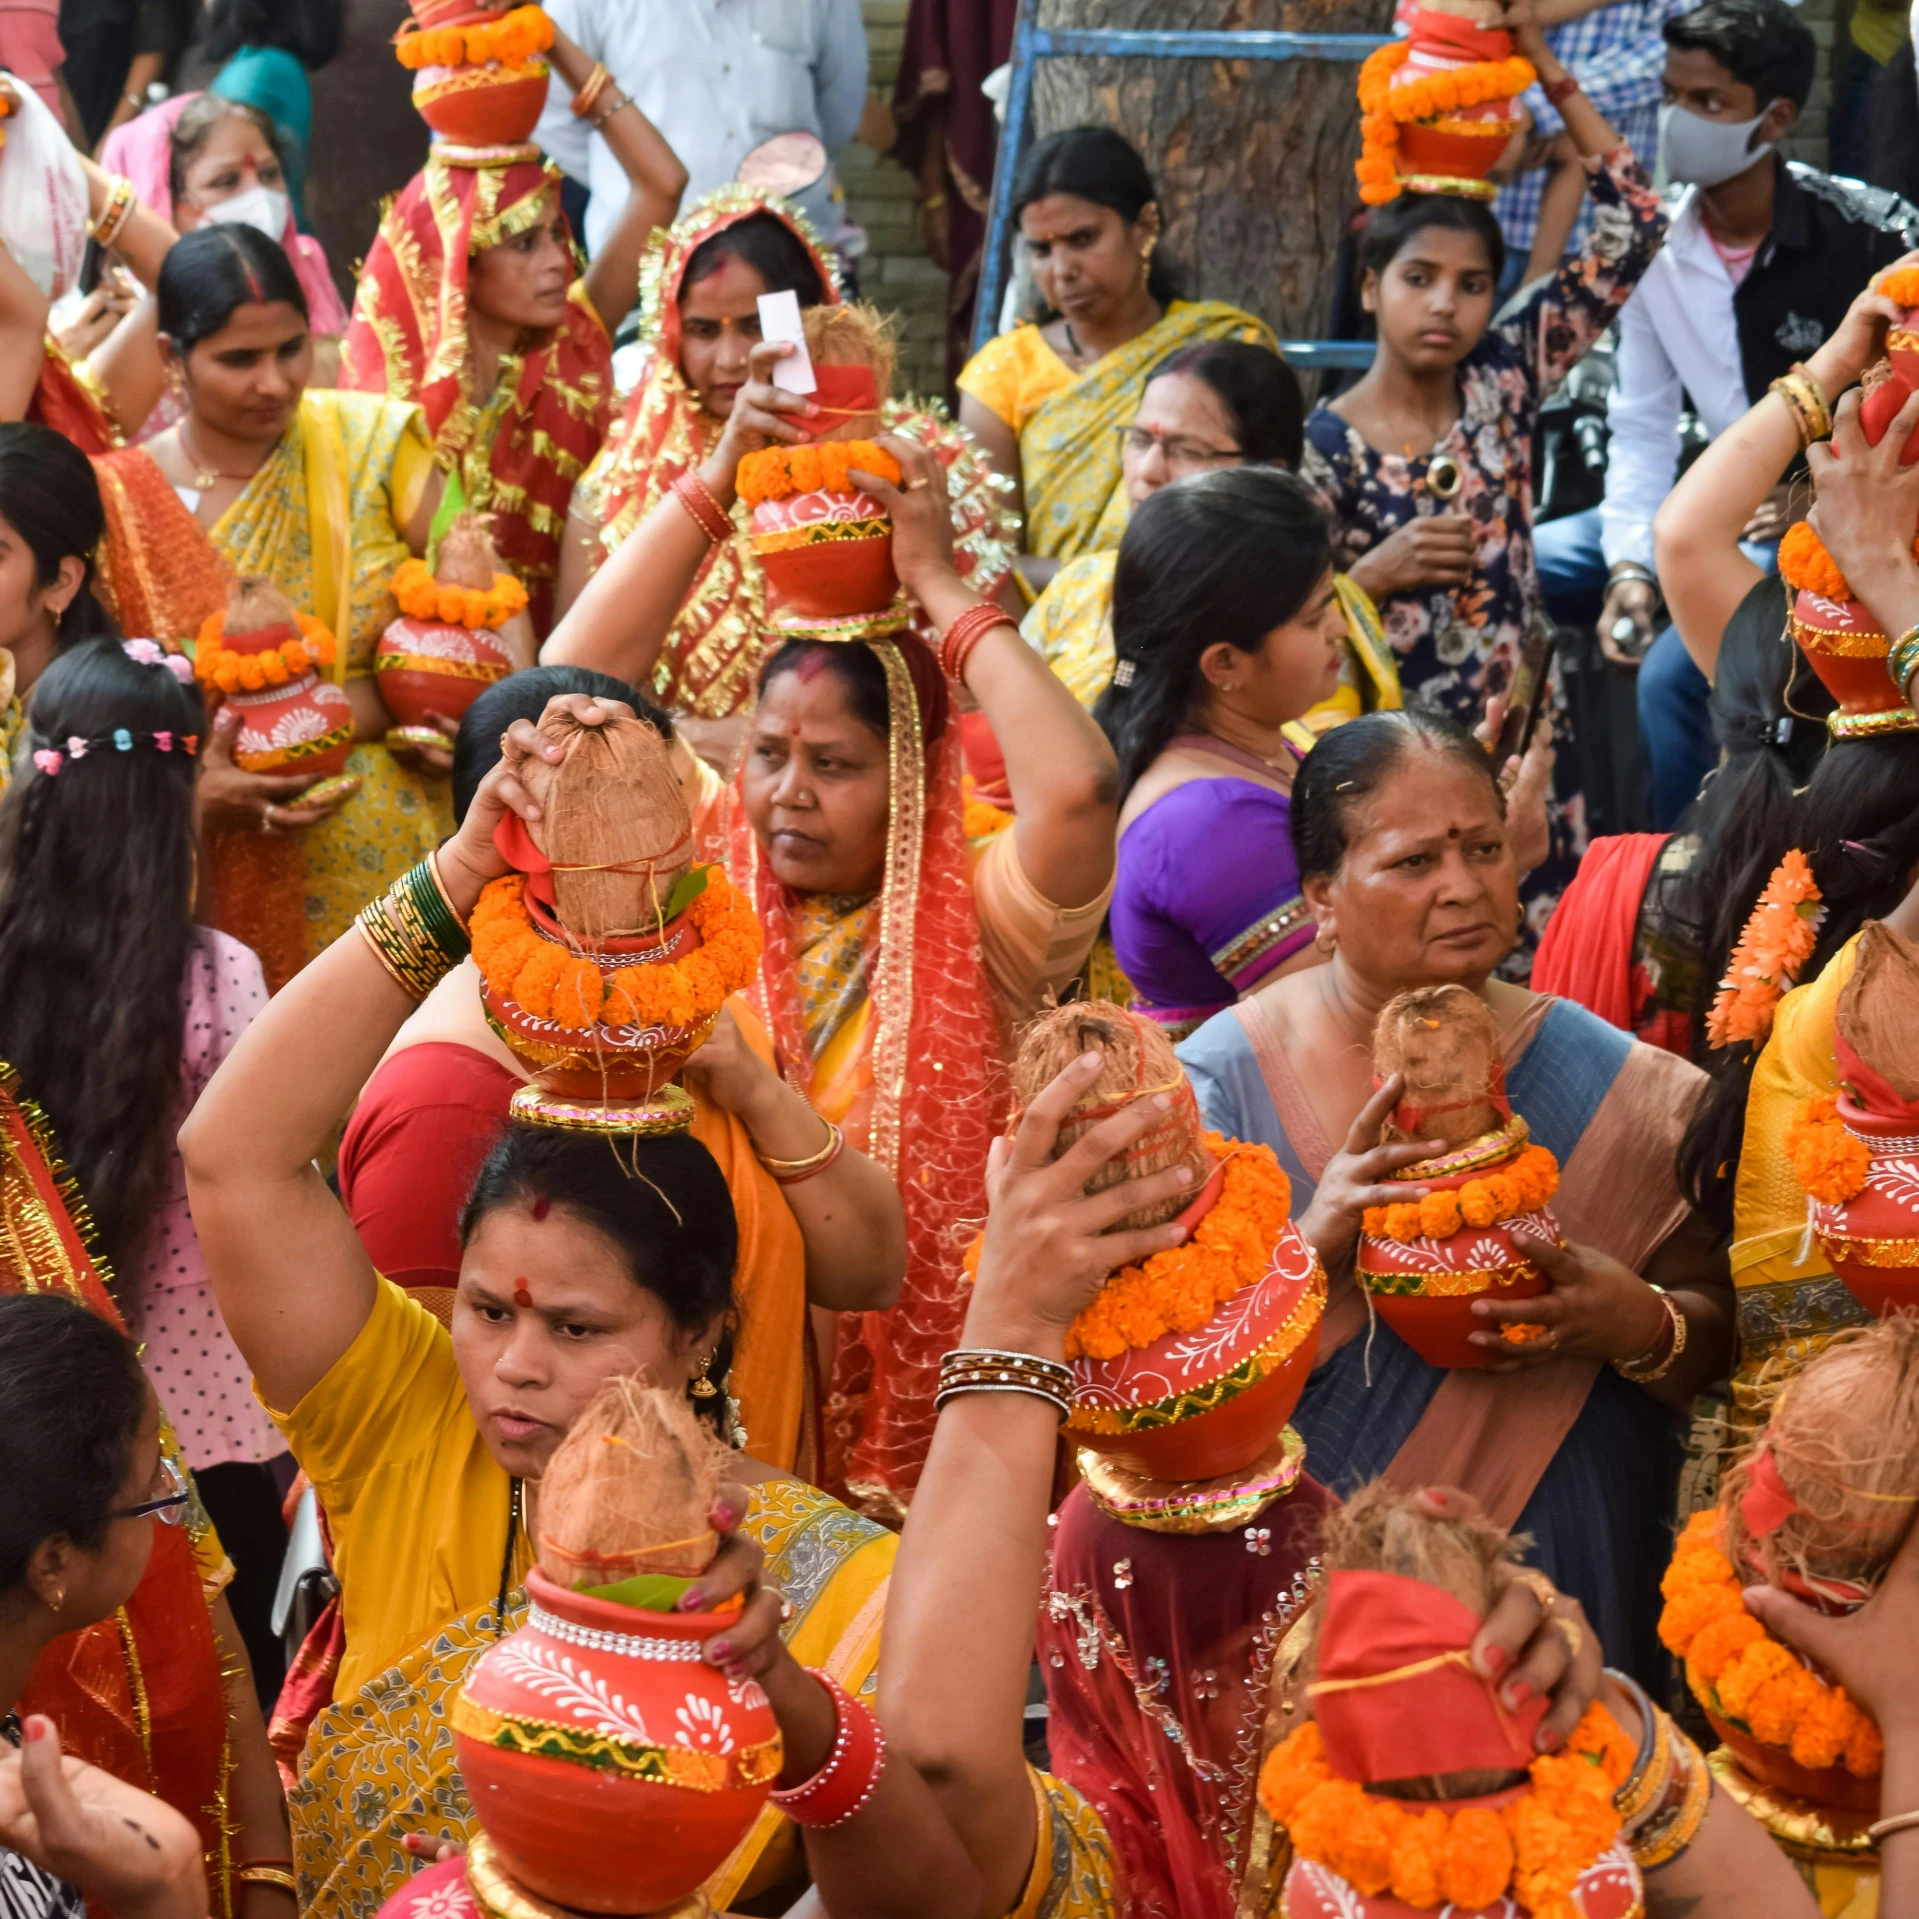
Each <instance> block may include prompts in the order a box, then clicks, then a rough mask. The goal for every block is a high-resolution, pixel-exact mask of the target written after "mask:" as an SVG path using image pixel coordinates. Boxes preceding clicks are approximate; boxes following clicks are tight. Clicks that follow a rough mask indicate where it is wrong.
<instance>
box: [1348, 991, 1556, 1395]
mask: <svg viewBox="0 0 1919 1919" xmlns="http://www.w3.org/2000/svg"><path fill="white" fill-rule="evenodd" d="M1395 1073H1397V1074H1399V1075H1400V1076H1401V1077H1402V1078H1403V1080H1404V1081H1405V1090H1404V1092H1403V1093H1402V1094H1401V1096H1400V1100H1399V1103H1398V1105H1396V1106H1395V1107H1394V1108H1393V1111H1392V1114H1391V1116H1390V1117H1389V1119H1388V1121H1387V1123H1386V1127H1385V1131H1384V1133H1383V1135H1382V1143H1385V1144H1392V1143H1394V1142H1398V1141H1406V1140H1414V1139H1418V1140H1427V1139H1438V1140H1444V1141H1445V1142H1446V1148H1447V1150H1446V1151H1444V1152H1442V1153H1439V1154H1436V1155H1435V1156H1434V1157H1433V1158H1431V1159H1423V1160H1419V1161H1417V1162H1416V1163H1415V1164H1413V1165H1411V1166H1407V1167H1404V1168H1402V1169H1401V1170H1400V1171H1399V1172H1397V1173H1395V1174H1393V1175H1392V1178H1393V1180H1394V1181H1396V1182H1400V1183H1403V1184H1405V1185H1408V1186H1423V1187H1425V1188H1426V1195H1425V1197H1424V1198H1423V1199H1406V1200H1403V1201H1401V1202H1400V1203H1399V1204H1397V1205H1393V1206H1369V1207H1368V1208H1367V1209H1366V1212H1365V1214H1364V1217H1363V1219H1362V1221H1361V1233H1360V1240H1359V1253H1358V1260H1357V1267H1358V1273H1359V1280H1360V1284H1361V1285H1362V1286H1364V1287H1365V1289H1366V1292H1367V1295H1368V1297H1369V1298H1370V1300H1371V1303H1372V1305H1373V1307H1374V1309H1375V1310H1376V1311H1377V1312H1378V1314H1379V1316H1380V1318H1381V1319H1383V1320H1384V1321H1385V1322H1386V1324H1387V1325H1388V1326H1390V1327H1391V1328H1392V1329H1393V1331H1394V1332H1395V1333H1397V1334H1398V1335H1399V1337H1400V1338H1401V1339H1403V1340H1404V1341H1405V1342H1406V1344H1407V1345H1408V1346H1410V1347H1411V1348H1412V1349H1413V1351H1414V1352H1416V1353H1417V1354H1418V1355H1419V1356H1420V1358H1421V1359H1423V1360H1425V1361H1426V1363H1427V1364H1428V1365H1429V1366H1448V1367H1479V1368H1483V1367H1486V1366H1490V1365H1491V1364H1492V1363H1493V1358H1494V1355H1493V1354H1491V1353H1489V1352H1488V1351H1487V1350H1485V1349H1484V1348H1481V1347H1478V1346H1475V1345H1473V1344H1472V1343H1471V1338H1470V1336H1471V1335H1472V1334H1473V1333H1474V1332H1476V1331H1484V1330H1486V1329H1485V1327H1484V1326H1483V1325H1481V1324H1480V1322H1478V1321H1476V1320H1475V1319H1474V1317H1473V1310H1472V1309H1473V1303H1474V1301H1476V1300H1481V1299H1530V1298H1532V1297H1534V1296H1535V1295H1536V1294H1539V1293H1543V1292H1544V1291H1546V1278H1545V1275H1544V1274H1542V1273H1541V1272H1540V1270H1539V1268H1538V1267H1537V1266H1536V1265H1535V1264H1534V1263H1533V1261H1532V1260H1531V1259H1530V1258H1528V1257H1527V1255H1526V1253H1525V1252H1524V1250H1523V1249H1522V1247H1521V1246H1520V1244H1519V1242H1518V1241H1517V1240H1516V1239H1515V1238H1514V1237H1513V1232H1514V1229H1515V1228H1517V1227H1524V1228H1525V1229H1526V1230H1527V1231H1528V1232H1529V1233H1534V1234H1538V1235H1539V1236H1541V1237H1543V1238H1546V1239H1550V1240H1552V1241H1554V1242H1555V1243H1563V1241H1562V1239H1561V1235H1560V1231H1559V1227H1558V1224H1557V1222H1556V1221H1555V1220H1554V1218H1553V1216H1552V1213H1551V1211H1550V1210H1549V1208H1548V1204H1547V1202H1548V1201H1549V1200H1550V1199H1551V1198H1552V1196H1553V1194H1554V1193H1555V1192H1556V1191H1557V1190H1558V1188H1559V1162H1558V1161H1557V1160H1556V1159H1555V1158H1554V1157H1553V1155H1552V1154H1551V1153H1550V1152H1548V1151H1547V1150H1546V1148H1545V1147H1543V1146H1535V1145H1534V1144H1533V1143H1532V1138H1531V1135H1530V1134H1529V1132H1528V1131H1527V1127H1526V1122H1525V1120H1524V1119H1523V1118H1522V1117H1520V1116H1519V1115H1518V1114H1516V1113H1514V1111H1513V1110H1512V1105H1511V1102H1510V1101H1509V1100H1508V1099H1507V1098H1506V1091H1505V1073H1504V1069H1503V1068H1502V1066H1501V1063H1500V1048H1499V1027H1498V1025H1497V1023H1496V1022H1495V1021H1494V1019H1493V1016H1492V1014H1491V1012H1489V1011H1488V1010H1487V1007H1486V1004H1485V1002H1484V1001H1483V1000H1482V999H1480V998H1479V996H1478V995H1477V994H1476V993H1470V992H1468V991H1467V990H1466V988H1465V987H1463V986H1429V987H1419V988H1416V989H1415V990H1414V991H1412V992H1409V993H1401V994H1399V995H1398V996H1397V997H1396V998H1394V999H1391V1000H1389V1001H1387V1003H1386V1005H1385V1006H1384V1007H1382V1008H1381V1009H1380V1014H1379V1018H1378V1020H1377V1022H1376V1023H1375V1025H1374V1028H1373V1075H1374V1080H1375V1083H1376V1084H1380V1085H1383V1084H1384V1083H1385V1082H1386V1081H1387V1080H1388V1079H1390V1078H1391V1077H1392V1076H1393V1075H1394V1074H1395ZM1536 1333H1537V1329H1536V1328H1534V1327H1530V1326H1520V1325H1511V1326H1507V1327H1506V1328H1504V1330H1503V1336H1504V1337H1505V1338H1506V1339H1507V1340H1509V1341H1511V1342H1512V1343H1515V1344H1518V1343H1522V1342H1523V1341H1524V1340H1526V1339H1528V1338H1530V1337H1534V1336H1536Z"/></svg>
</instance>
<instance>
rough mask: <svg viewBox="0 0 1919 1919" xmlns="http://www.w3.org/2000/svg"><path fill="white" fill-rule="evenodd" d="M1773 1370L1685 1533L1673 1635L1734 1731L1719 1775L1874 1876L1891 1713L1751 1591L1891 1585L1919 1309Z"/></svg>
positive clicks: (1835, 1610)
mask: <svg viewBox="0 0 1919 1919" xmlns="http://www.w3.org/2000/svg"><path fill="white" fill-rule="evenodd" d="M1782 1372H1783V1373H1784V1375H1785V1376H1784V1378H1783V1380H1782V1379H1781V1377H1780V1374H1781V1373H1782ZM1761 1385H1762V1390H1764V1391H1765V1392H1767V1393H1768V1394H1769V1395H1770V1397H1771V1401H1772V1404H1771V1410H1770V1413H1769V1416H1768V1418H1767V1420H1766V1424H1765V1427H1764V1429H1763V1430H1762V1431H1761V1432H1760V1433H1759V1435H1758V1436H1757V1438H1756V1439H1754V1440H1753V1441H1752V1442H1751V1443H1750V1444H1748V1445H1747V1447H1746V1448H1745V1450H1744V1451H1743V1453H1742V1454H1741V1455H1740V1457H1739V1458H1738V1460H1737V1461H1736V1462H1735V1463H1734V1465H1733V1466H1732V1468H1731V1470H1730V1471H1729V1472H1728V1473H1727V1474H1726V1476H1725V1479H1724V1480H1723V1482H1722V1484H1721V1489H1720V1495H1719V1499H1718V1502H1717V1504H1716V1505H1714V1506H1711V1507H1709V1508H1707V1509H1706V1510H1705V1511H1704V1512H1700V1513H1695V1514H1694V1515H1693V1516H1692V1518H1691V1519H1690V1520H1689V1521H1688V1522H1687V1524H1686V1527H1685V1530H1684V1531H1683V1532H1682V1533H1681V1534H1680V1536H1679V1541H1678V1544H1677V1546H1676V1548H1675V1550H1674V1553H1673V1560H1672V1564H1671V1565H1670V1566H1669V1567H1668V1568H1667V1571H1666V1576H1665V1579H1664V1580H1663V1581H1662V1583H1661V1591H1662V1592H1663V1594H1664V1595H1665V1609H1664V1611H1663V1613H1662V1615H1661V1617H1660V1621H1659V1636H1660V1638H1661V1640H1662V1641H1663V1642H1664V1643H1665V1645H1666V1647H1667V1649H1668V1650H1669V1651H1670V1652H1672V1653H1673V1654H1674V1655H1675V1656H1677V1657H1678V1658H1680V1659H1681V1660H1683V1662H1684V1665H1685V1672H1686V1682H1687V1684H1688V1686H1689V1687H1690V1688H1691V1691H1692V1693H1693V1696H1694V1698H1695V1699H1697V1700H1698V1701H1699V1704H1700V1705H1701V1707H1702V1708H1703V1709H1704V1711H1705V1714H1706V1717H1707V1719H1708V1720H1709V1721H1710V1723H1711V1725H1712V1728H1713V1730H1714V1732H1716V1733H1717V1734H1718V1735H1719V1737H1720V1739H1721V1740H1722V1741H1724V1747H1723V1749H1722V1750H1721V1751H1719V1752H1716V1753H1715V1754H1714V1755H1713V1759H1712V1765H1713V1771H1714V1773H1715V1774H1716V1775H1717V1777H1718V1779H1719V1782H1720V1784H1721V1785H1723V1786H1724V1787H1725V1788H1726V1790H1727V1791H1728V1792H1729V1793H1730V1794H1731V1795H1732V1796H1733V1797H1734V1798H1735V1799H1737V1800H1738V1801H1739V1803H1740V1804H1742V1805H1743V1806H1744V1807H1745V1808H1746V1810H1747V1811H1748V1812H1750V1813H1751V1814H1752V1815H1753V1816H1754V1817H1755V1818H1756V1819H1758V1820H1759V1821H1760V1822H1761V1824H1763V1825H1764V1826H1765V1827H1766V1828H1767V1830H1768V1831H1770V1832H1771V1833H1772V1835H1773V1837H1774V1838H1775V1839H1776V1840H1778V1842H1779V1843H1780V1845H1781V1846H1783V1847H1784V1848H1785V1850H1786V1851H1787V1852H1788V1853H1789V1854H1791V1855H1792V1856H1793V1857H1795V1858H1796V1859H1798V1860H1800V1861H1801V1862H1802V1865H1818V1864H1824V1865H1835V1864H1843V1865H1849V1866H1852V1867H1853V1868H1855V1869H1856V1870H1857V1871H1859V1872H1862V1873H1865V1874H1868V1875H1870V1873H1871V1872H1873V1871H1874V1870H1876V1866H1875V1859H1874V1851H1873V1845H1872V1840H1871V1836H1870V1833H1869V1831H1868V1828H1869V1827H1870V1826H1871V1824H1872V1823H1873V1822H1874V1821H1875V1820H1876V1819H1877V1818H1878V1816H1879V1797H1880V1773H1881V1770H1882V1766H1883V1757H1884V1753H1883V1745H1882V1742H1881V1739H1880V1734H1879V1728H1878V1727H1877V1726H1876V1725H1875V1724H1874V1723H1873V1721H1872V1719H1871V1717H1870V1716H1869V1715H1868V1714H1867V1713H1866V1712H1865V1711H1863V1710H1862V1709H1861V1707H1860V1706H1859V1705H1858V1704H1857V1703H1856V1702H1855V1701H1854V1700H1853V1699H1852V1697H1851V1696H1850V1695H1849V1694H1848V1693H1847V1692H1846V1690H1845V1688H1844V1687H1843V1686H1841V1685H1839V1684H1838V1683H1837V1682H1836V1681H1835V1680H1834V1679H1833V1678H1832V1676H1831V1675H1830V1674H1828V1673H1826V1672H1824V1671H1823V1670H1821V1669H1820V1668H1819V1667H1818V1666H1816V1665H1814V1664H1813V1663H1812V1662H1810V1661H1809V1660H1807V1659H1806V1658H1804V1657H1803V1656H1802V1655H1801V1654H1800V1653H1798V1652H1797V1651H1796V1650H1795V1649H1794V1648H1792V1647H1790V1646H1788V1645H1785V1644H1784V1643H1782V1642H1781V1641H1779V1640H1777V1639H1775V1638H1773V1637H1772V1636H1771V1634H1770V1633H1769V1632H1768V1631H1767V1630H1766V1628H1765V1627H1764V1626H1763V1625H1762V1624H1761V1623H1760V1622H1759V1621H1758V1620H1757V1619H1756V1618H1755V1617H1754V1616H1753V1615H1752V1614H1751V1613H1750V1612H1749V1611H1748V1610H1747V1608H1746V1604H1745V1600H1744V1597H1743V1594H1744V1591H1745V1589H1746V1588H1747V1587H1749V1586H1755V1585H1768V1586H1777V1587H1779V1588H1781V1589H1782V1590H1783V1591H1786V1592H1788V1593H1790V1594H1792V1595H1793V1597H1794V1598H1796V1599H1799V1600H1802V1601H1803V1602H1805V1603H1806V1604H1808V1605H1811V1606H1813V1607H1815V1608H1817V1609H1818V1610H1819V1611H1821V1612H1825V1613H1829V1614H1843V1613H1850V1612H1852V1611H1854V1610H1856V1609H1857V1608H1858V1607H1859V1606H1861V1605H1863V1604H1864V1603H1865V1601H1866V1600H1867V1599H1868V1598H1870V1597H1871V1595H1872V1593H1873V1592H1874V1591H1875V1590H1876V1588H1877V1587H1878V1585H1879V1582H1880V1580H1881V1579H1882V1578H1883V1576H1884V1574H1885V1571H1886V1568H1887V1566H1888V1565H1889V1564H1890V1563H1891V1561H1892V1560H1893V1558H1894V1557H1895V1556H1896V1555H1897V1554H1898V1552H1899V1551H1900V1549H1901V1547H1902V1546H1903V1544H1904V1543H1905V1539H1906V1536H1907V1534H1908V1533H1909V1531H1910V1530H1911V1527H1912V1522H1913V1516H1914V1514H1915V1512H1919V1318H1915V1317H1914V1316H1913V1315H1911V1314H1909V1313H1898V1314H1894V1315H1893V1316H1892V1317H1891V1318H1888V1319H1884V1320H1881V1321H1879V1322H1878V1323H1876V1324H1875V1325H1872V1326H1868V1327H1857V1328H1852V1329H1849V1330H1847V1331H1844V1332H1841V1333H1839V1334H1837V1335H1835V1336H1834V1337H1833V1339H1832V1340H1831V1342H1830V1343H1829V1344H1828V1345H1827V1346H1826V1347H1825V1349H1824V1350H1823V1351H1821V1352H1819V1353H1816V1354H1815V1355H1814V1356H1813V1357H1812V1358H1811V1359H1810V1360H1808V1361H1806V1362H1805V1363H1804V1364H1803V1365H1802V1366H1800V1367H1799V1368H1798V1369H1797V1370H1796V1371H1787V1370H1786V1369H1785V1368H1783V1367H1779V1368H1775V1369H1774V1370H1773V1372H1772V1373H1771V1374H1769V1375H1768V1376H1765V1377H1763V1378H1762V1381H1761Z"/></svg>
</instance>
